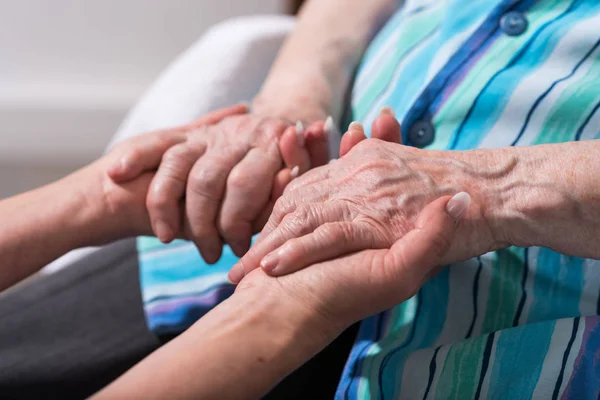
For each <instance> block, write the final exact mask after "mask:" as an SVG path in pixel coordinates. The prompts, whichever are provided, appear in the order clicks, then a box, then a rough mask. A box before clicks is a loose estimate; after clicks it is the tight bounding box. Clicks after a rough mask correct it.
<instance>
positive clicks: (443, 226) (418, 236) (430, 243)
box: [384, 192, 471, 291]
mask: <svg viewBox="0 0 600 400" xmlns="http://www.w3.org/2000/svg"><path fill="white" fill-rule="evenodd" d="M470 203H471V196H469V194H468V193H465V192H461V193H458V194H456V195H454V196H453V197H452V198H450V197H448V196H445V197H442V198H440V199H437V200H436V201H434V202H433V203H431V204H429V205H428V206H427V207H425V208H424V209H423V210H422V211H421V213H420V214H419V216H418V217H417V221H416V224H415V228H414V229H413V230H411V231H410V232H409V233H408V234H406V235H405V236H404V237H403V238H402V239H400V240H398V241H397V242H396V243H394V245H393V246H392V248H391V249H390V250H389V251H388V252H387V254H386V257H385V262H384V265H385V268H386V269H389V270H390V272H391V273H392V274H393V276H397V277H401V279H402V281H403V282H404V283H405V284H407V285H408V286H409V287H407V289H409V290H415V291H416V290H417V289H418V288H419V287H420V285H421V284H422V282H423V281H424V280H425V278H426V277H427V276H428V274H429V271H430V270H432V269H433V268H435V267H436V266H437V265H438V264H439V263H440V262H441V261H442V258H443V257H444V256H445V255H446V253H447V252H448V250H449V249H450V246H451V244H452V241H453V239H454V235H455V233H456V231H457V229H458V225H459V224H458V223H459V222H460V221H461V220H462V219H463V217H464V216H465V214H466V213H467V209H468V208H469V205H470Z"/></svg>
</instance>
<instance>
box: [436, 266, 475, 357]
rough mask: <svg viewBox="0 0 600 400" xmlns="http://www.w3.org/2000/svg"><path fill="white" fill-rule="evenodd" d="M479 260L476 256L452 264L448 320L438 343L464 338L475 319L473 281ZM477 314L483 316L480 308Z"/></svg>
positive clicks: (447, 310)
mask: <svg viewBox="0 0 600 400" xmlns="http://www.w3.org/2000/svg"><path fill="white" fill-rule="evenodd" d="M478 266H479V262H478V261H477V259H476V258H473V259H470V260H468V261H465V262H462V263H457V264H454V265H452V267H451V268H450V270H449V271H450V273H449V277H448V281H449V282H448V284H449V288H450V290H449V293H448V304H447V309H446V322H445V323H444V327H443V328H442V332H441V333H440V336H439V337H438V339H437V341H436V344H437V345H440V344H443V343H452V342H456V341H460V340H463V339H464V338H465V335H466V334H467V332H468V330H469V327H470V325H471V321H472V320H473V281H474V280H475V275H476V273H477V268H478ZM482 272H483V271H482ZM477 311H478V313H477V315H478V316H479V318H481V317H483V315H482V314H481V311H480V310H479V309H478V310H477Z"/></svg>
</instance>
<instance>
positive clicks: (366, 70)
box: [353, 21, 404, 99]
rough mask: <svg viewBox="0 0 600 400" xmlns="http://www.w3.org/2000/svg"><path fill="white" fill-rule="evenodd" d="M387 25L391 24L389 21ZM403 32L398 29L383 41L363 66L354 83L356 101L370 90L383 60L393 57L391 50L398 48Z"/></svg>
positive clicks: (383, 63)
mask: <svg viewBox="0 0 600 400" xmlns="http://www.w3.org/2000/svg"><path fill="white" fill-rule="evenodd" d="M389 23H392V21H390V22H389ZM403 35H404V31H403V30H402V29H400V28H399V27H398V29H396V30H394V32H393V33H392V34H391V35H390V36H389V37H388V38H387V39H386V40H385V42H384V43H383V44H382V45H381V47H380V48H379V51H377V53H375V55H374V56H372V57H371V59H370V60H369V61H368V62H367V63H366V64H365V65H364V67H363V68H362V69H361V71H360V74H359V75H358V77H357V79H356V82H355V83H354V89H353V93H354V94H353V96H354V97H355V98H357V99H359V98H361V97H362V96H364V94H365V91H366V90H368V89H369V88H370V86H371V85H370V83H371V81H372V78H373V76H377V75H378V73H379V70H380V69H381V68H382V67H383V66H384V65H385V60H386V59H387V58H388V57H391V56H393V55H394V51H393V49H394V48H395V47H397V46H398V42H399V41H400V39H402V36H403Z"/></svg>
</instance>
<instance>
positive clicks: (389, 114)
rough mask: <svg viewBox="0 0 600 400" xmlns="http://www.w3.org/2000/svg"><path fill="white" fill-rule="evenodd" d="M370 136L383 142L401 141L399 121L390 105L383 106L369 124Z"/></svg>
mask: <svg viewBox="0 0 600 400" xmlns="http://www.w3.org/2000/svg"><path fill="white" fill-rule="evenodd" d="M371 137H372V138H373V139H380V140H383V141H384V142H391V143H402V134H401V129H400V123H399V122H398V120H397V119H396V116H395V115H394V110H393V109H392V108H390V107H383V108H382V109H381V111H380V113H379V116H378V117H377V118H375V121H373V125H371Z"/></svg>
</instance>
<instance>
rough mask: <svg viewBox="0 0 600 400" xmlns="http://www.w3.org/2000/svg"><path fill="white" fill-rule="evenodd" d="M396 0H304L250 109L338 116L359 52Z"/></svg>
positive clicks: (315, 116)
mask: <svg viewBox="0 0 600 400" xmlns="http://www.w3.org/2000/svg"><path fill="white" fill-rule="evenodd" d="M400 3H401V1H399V0H370V1H364V0H328V1H322V0H310V1H308V2H307V4H306V5H305V6H304V7H303V8H302V10H301V12H300V15H299V17H298V23H297V26H296V28H295V30H294V32H293V34H292V35H291V36H290V37H289V38H288V40H287V41H286V43H285V44H284V46H283V47H282V49H281V51H280V53H279V56H278V57H277V60H276V61H275V63H274V65H273V67H272V69H271V71H270V73H269V76H268V78H267V80H266V81H265V83H264V85H263V88H262V89H261V91H260V94H259V95H258V96H257V98H256V100H255V102H254V108H255V109H256V110H257V111H259V112H264V113H269V114H272V115H280V116H285V117H287V118H289V119H300V120H306V121H311V120H316V119H322V118H324V117H325V116H327V114H331V115H333V117H334V118H336V119H337V118H339V116H340V114H341V107H342V103H343V98H344V96H345V92H346V90H347V88H348V85H349V83H350V81H351V78H352V75H353V73H354V70H355V68H356V66H357V64H358V62H359V60H360V57H361V55H362V53H363V51H364V50H365V48H366V46H367V45H368V43H369V41H370V40H371V38H372V37H373V35H374V34H375V33H376V31H377V30H378V29H379V28H380V26H381V25H382V24H383V23H384V22H385V21H386V20H387V19H388V18H389V17H390V15H391V14H392V13H393V11H394V9H396V8H397V7H398V5H399V4H400ZM281 99H286V101H285V102H282V101H281Z"/></svg>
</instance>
